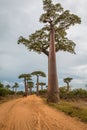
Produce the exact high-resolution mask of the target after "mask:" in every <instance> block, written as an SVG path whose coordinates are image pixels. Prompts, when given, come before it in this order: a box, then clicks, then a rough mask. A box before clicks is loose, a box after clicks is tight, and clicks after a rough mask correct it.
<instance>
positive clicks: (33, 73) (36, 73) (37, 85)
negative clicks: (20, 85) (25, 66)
mask: <svg viewBox="0 0 87 130" xmlns="http://www.w3.org/2000/svg"><path fill="white" fill-rule="evenodd" d="M31 75H35V76H36V77H37V82H36V88H37V96H38V95H39V76H41V77H46V74H45V73H44V72H42V71H34V72H32V73H31Z"/></svg>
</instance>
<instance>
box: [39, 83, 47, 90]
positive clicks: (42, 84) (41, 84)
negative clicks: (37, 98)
mask: <svg viewBox="0 0 87 130" xmlns="http://www.w3.org/2000/svg"><path fill="white" fill-rule="evenodd" d="M39 85H40V86H41V90H43V86H45V85H46V83H44V82H39Z"/></svg>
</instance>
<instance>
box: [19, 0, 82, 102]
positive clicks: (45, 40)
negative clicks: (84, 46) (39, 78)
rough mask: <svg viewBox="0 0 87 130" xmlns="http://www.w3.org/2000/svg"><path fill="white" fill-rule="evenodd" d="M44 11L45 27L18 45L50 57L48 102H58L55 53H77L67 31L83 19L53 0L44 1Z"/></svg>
mask: <svg viewBox="0 0 87 130" xmlns="http://www.w3.org/2000/svg"><path fill="white" fill-rule="evenodd" d="M43 9H44V11H45V13H44V14H42V15H41V17H40V21H41V22H43V23H46V25H45V27H43V28H42V29H40V30H38V31H36V32H35V33H33V34H32V35H30V36H29V39H26V38H24V37H22V36H21V37H20V38H19V40H18V43H22V44H24V45H25V46H26V47H27V48H28V49H29V50H34V51H36V52H38V53H41V52H43V53H44V54H46V55H47V56H48V101H49V102H58V101H59V89H58V81H57V70H56V56H55V52H58V51H59V50H63V51H68V52H70V53H75V50H74V49H75V43H74V42H73V41H72V40H69V39H68V38H67V37H66V35H67V32H66V30H67V29H69V27H70V26H72V25H75V24H77V23H78V24H80V23H81V19H80V18H79V17H78V16H77V15H75V14H71V13H70V12H69V10H64V9H63V8H62V6H61V4H59V3H58V4H53V3H52V1H51V0H43Z"/></svg>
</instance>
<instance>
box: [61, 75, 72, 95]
mask: <svg viewBox="0 0 87 130" xmlns="http://www.w3.org/2000/svg"><path fill="white" fill-rule="evenodd" d="M72 79H73V78H70V77H67V78H64V79H63V81H64V82H65V83H66V84H67V93H68V92H69V91H70V85H69V83H70V82H71V80H72Z"/></svg>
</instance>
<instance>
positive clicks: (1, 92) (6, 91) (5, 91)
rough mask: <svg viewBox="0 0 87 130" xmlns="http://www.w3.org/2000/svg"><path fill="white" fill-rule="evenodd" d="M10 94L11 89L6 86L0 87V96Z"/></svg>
mask: <svg viewBox="0 0 87 130" xmlns="http://www.w3.org/2000/svg"><path fill="white" fill-rule="evenodd" d="M9 94H12V91H11V90H9V89H6V88H0V96H2V97H4V96H6V95H9Z"/></svg>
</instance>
